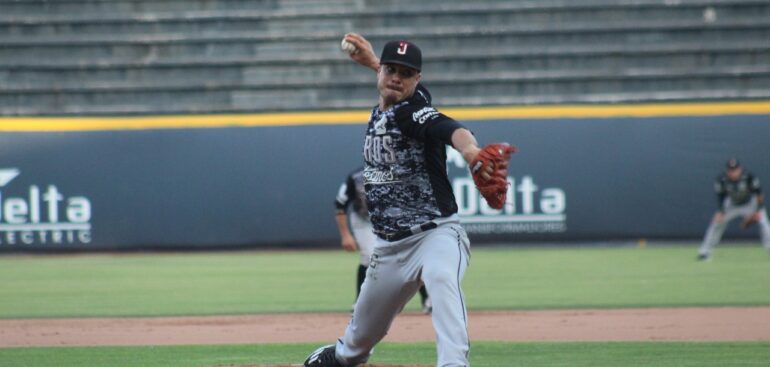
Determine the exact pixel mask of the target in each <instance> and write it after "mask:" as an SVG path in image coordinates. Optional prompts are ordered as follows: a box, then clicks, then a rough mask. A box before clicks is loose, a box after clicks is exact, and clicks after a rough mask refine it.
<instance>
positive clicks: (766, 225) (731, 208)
mask: <svg viewBox="0 0 770 367" xmlns="http://www.w3.org/2000/svg"><path fill="white" fill-rule="evenodd" d="M756 211H757V199H756V198H752V199H751V201H749V202H748V203H746V204H744V205H734V204H733V203H732V201H731V200H730V198H726V199H725V205H724V218H723V220H722V222H720V223H717V222H715V221H713V220H712V221H711V224H710V225H709V228H708V229H707V230H706V235H705V236H704V238H703V243H702V244H701V246H700V249H699V250H698V253H699V254H701V255H710V254H711V251H713V250H714V247H715V246H716V245H717V244H718V243H719V241H720V240H721V239H722V234H724V233H725V229H727V225H728V224H729V223H730V221H731V220H733V219H735V218H737V217H741V218H746V217H748V216H750V215H752V214H754V213H755V212H756ZM757 224H759V233H760V236H761V238H762V245H763V246H764V247H765V248H766V249H767V250H768V251H770V222H768V219H767V212H766V211H765V210H763V211H762V216H761V217H760V219H759V223H757Z"/></svg>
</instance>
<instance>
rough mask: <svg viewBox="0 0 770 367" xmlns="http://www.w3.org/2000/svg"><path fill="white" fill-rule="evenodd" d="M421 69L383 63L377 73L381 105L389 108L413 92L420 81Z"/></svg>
mask: <svg viewBox="0 0 770 367" xmlns="http://www.w3.org/2000/svg"><path fill="white" fill-rule="evenodd" d="M421 77H422V76H421V74H420V72H419V71H417V70H415V69H412V68H410V67H406V66H403V65H398V64H383V65H381V66H380V71H379V72H378V73H377V90H378V91H379V92H380V101H381V103H380V107H382V108H384V109H387V108H389V107H390V106H392V105H394V104H396V103H398V102H401V101H403V100H405V99H407V98H409V96H411V95H412V94H414V90H415V89H416V88H417V83H419V82H420V78H421Z"/></svg>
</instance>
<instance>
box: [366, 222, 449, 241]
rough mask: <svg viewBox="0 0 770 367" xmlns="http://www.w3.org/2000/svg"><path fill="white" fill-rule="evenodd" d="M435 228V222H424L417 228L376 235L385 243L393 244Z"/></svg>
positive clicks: (436, 225)
mask: <svg viewBox="0 0 770 367" xmlns="http://www.w3.org/2000/svg"><path fill="white" fill-rule="evenodd" d="M436 227H438V224H436V222H425V223H423V224H420V225H419V226H414V227H412V228H409V229H405V230H403V231H398V232H393V233H377V235H378V236H379V237H380V238H382V239H383V240H385V241H388V242H394V241H398V240H403V239H404V238H407V237H409V236H411V235H414V234H418V233H422V232H425V231H429V230H431V229H433V228H436Z"/></svg>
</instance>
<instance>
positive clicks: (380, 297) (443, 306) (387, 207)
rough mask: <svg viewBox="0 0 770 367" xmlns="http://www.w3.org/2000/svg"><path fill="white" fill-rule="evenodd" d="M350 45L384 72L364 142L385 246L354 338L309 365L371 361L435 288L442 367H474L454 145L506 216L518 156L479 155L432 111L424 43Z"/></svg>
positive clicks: (375, 220)
mask: <svg viewBox="0 0 770 367" xmlns="http://www.w3.org/2000/svg"><path fill="white" fill-rule="evenodd" d="M341 46H342V49H343V50H345V51H346V52H348V53H349V54H350V57H351V58H352V59H353V60H354V61H356V62H358V63H359V64H362V65H365V66H367V67H370V68H372V69H373V70H375V71H377V90H378V92H379V101H378V104H377V105H376V106H375V107H374V108H372V111H371V115H370V117H369V123H368V126H367V128H366V132H365V134H364V144H363V159H364V172H363V177H364V188H365V191H366V202H367V206H368V209H369V216H370V219H371V222H372V227H373V229H374V233H375V234H376V235H377V241H376V243H375V246H374V251H373V254H372V257H371V261H370V264H369V268H368V270H367V272H366V279H365V280H364V283H363V285H362V286H361V294H360V295H359V298H358V301H357V302H356V304H355V308H354V310H353V315H352V318H351V320H350V323H349V324H348V326H347V328H346V329H345V332H344V334H343V335H342V337H341V338H340V339H338V340H337V343H336V344H333V345H328V346H324V347H321V348H319V349H317V350H316V351H315V352H313V353H312V354H311V355H310V356H309V357H308V358H307V359H306V360H305V363H304V366H306V367H352V366H358V365H359V364H362V363H365V362H366V361H367V360H368V359H369V355H370V354H371V353H372V350H373V349H374V346H375V345H376V344H377V343H378V342H379V341H380V340H382V338H383V337H385V335H386V334H387V332H388V329H389V328H390V325H391V323H392V322H393V319H394V318H395V317H396V315H397V314H398V313H399V312H400V311H401V310H402V309H403V307H404V305H405V304H406V303H407V301H409V299H411V298H412V296H414V294H415V293H416V292H417V290H418V288H419V287H420V285H421V284H425V287H426V288H427V289H428V293H429V294H430V297H431V299H432V302H433V313H432V315H431V318H432V322H433V328H434V330H435V333H436V351H437V357H438V361H437V366H439V367H467V366H469V365H470V363H469V362H468V353H469V350H470V342H469V339H468V330H467V312H466V308H465V297H464V295H463V291H462V288H461V286H460V283H461V281H462V279H463V276H464V274H465V270H466V268H467V267H468V265H469V264H470V242H469V241H468V237H467V236H466V233H465V230H464V229H463V227H462V226H461V225H460V221H459V218H458V216H457V203H456V201H455V197H454V194H453V191H452V187H451V185H450V182H449V179H448V177H447V170H446V149H445V146H446V145H451V146H452V147H453V148H454V149H456V150H457V151H458V152H460V153H461V154H462V156H463V158H464V159H465V160H466V162H468V166H469V167H470V169H471V172H472V174H473V178H474V181H475V183H476V186H477V187H478V188H479V192H481V194H482V195H483V196H484V198H485V199H486V200H487V202H488V203H489V205H490V206H491V207H493V208H498V209H499V208H502V207H503V205H504V204H505V196H506V192H507V186H508V182H507V180H506V177H507V172H508V161H509V159H510V156H511V154H512V153H513V152H514V151H515V149H514V148H513V147H512V146H510V145H508V144H504V143H500V144H490V145H487V146H485V147H484V148H479V147H478V143H477V142H476V138H475V137H474V136H473V134H472V133H471V132H470V131H469V130H468V129H466V128H465V127H464V126H463V125H462V124H460V123H459V122H457V121H455V120H453V119H452V118H450V117H448V116H446V115H444V114H443V113H441V112H439V111H438V110H437V109H436V108H435V107H433V106H432V104H431V100H430V97H429V94H428V92H427V89H426V88H425V87H424V86H422V85H421V84H420V81H421V78H422V75H421V70H422V52H421V50H420V49H419V48H418V47H417V45H415V44H414V43H412V42H409V41H391V42H388V43H387V44H386V45H385V47H384V48H383V50H382V53H381V56H380V57H379V58H377V56H376V55H375V54H374V52H373V50H372V47H371V44H370V43H369V42H368V41H367V40H366V39H364V38H363V37H361V36H360V35H357V34H347V35H345V38H344V39H343V42H342V45H341Z"/></svg>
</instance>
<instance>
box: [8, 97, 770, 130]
mask: <svg viewBox="0 0 770 367" xmlns="http://www.w3.org/2000/svg"><path fill="white" fill-rule="evenodd" d="M440 110H441V112H443V113H445V114H447V115H449V116H451V117H453V118H455V119H457V120H459V121H469V120H472V121H484V120H516V119H558V118H608V117H665V116H671V117H674V116H720V115H770V101H753V102H711V103H671V104H627V105H614V104H613V105H606V104H605V105H549V106H508V107H472V108H440ZM368 118H369V111H367V110H349V111H326V112H287V113H263V114H242V115H235V114H229V115H176V116H121V117H0V131H5V132H12V131H16V132H45V131H96V130H145V129H195V128H222V127H255V126H294V125H341V124H363V123H365V122H366V121H367V120H368Z"/></svg>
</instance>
